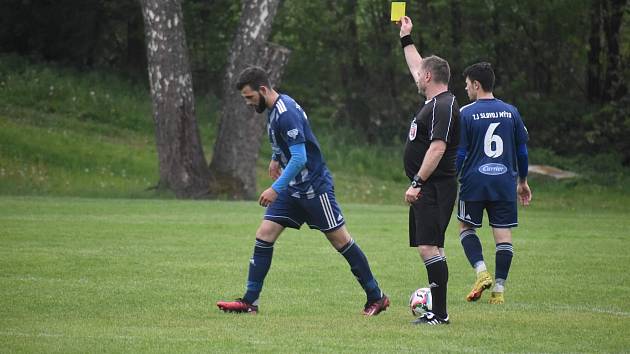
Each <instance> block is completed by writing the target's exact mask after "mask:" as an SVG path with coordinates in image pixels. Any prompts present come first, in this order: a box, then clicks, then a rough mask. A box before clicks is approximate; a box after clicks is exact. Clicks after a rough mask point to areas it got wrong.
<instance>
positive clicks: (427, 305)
mask: <svg viewBox="0 0 630 354" xmlns="http://www.w3.org/2000/svg"><path fill="white" fill-rule="evenodd" d="M432 305H433V303H432V301H431V289H429V288H420V289H418V290H416V291H414V292H413V293H411V297H410V298H409V308H410V309H411V313H412V314H413V315H414V316H421V315H422V314H424V313H425V312H427V311H431V309H432Z"/></svg>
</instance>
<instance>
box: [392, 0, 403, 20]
mask: <svg viewBox="0 0 630 354" xmlns="http://www.w3.org/2000/svg"><path fill="white" fill-rule="evenodd" d="M405 4H406V3H405V2H400V1H394V2H392V22H399V21H400V19H401V18H402V17H403V16H405Z"/></svg>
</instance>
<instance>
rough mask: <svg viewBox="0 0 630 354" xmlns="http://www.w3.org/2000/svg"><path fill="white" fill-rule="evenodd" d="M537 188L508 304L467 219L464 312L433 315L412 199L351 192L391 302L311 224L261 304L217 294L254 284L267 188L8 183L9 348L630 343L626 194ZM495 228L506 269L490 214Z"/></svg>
mask: <svg viewBox="0 0 630 354" xmlns="http://www.w3.org/2000/svg"><path fill="white" fill-rule="evenodd" d="M535 202H536V200H534V204H533V206H532V207H530V208H529V209H527V210H523V209H521V211H520V218H519V222H520V225H521V226H520V227H519V228H517V229H515V237H514V252H515V257H514V261H513V263H512V269H511V272H510V276H509V279H508V282H507V287H506V289H507V290H506V304H505V305H489V304H487V303H486V301H487V295H488V294H484V297H482V299H481V300H480V301H479V302H478V303H466V302H465V300H464V297H465V295H466V294H467V292H468V290H469V288H470V286H471V285H472V282H473V280H474V274H473V270H472V269H471V268H470V265H469V264H468V263H467V261H466V259H465V256H464V253H463V251H462V249H461V245H460V244H459V238H458V234H457V229H456V226H457V224H456V222H455V219H454V218H453V221H452V222H451V225H450V227H449V232H448V236H447V242H446V254H447V258H448V263H449V270H450V281H449V300H448V306H449V314H450V317H451V324H450V325H449V326H439V327H420V326H412V325H411V324H410V323H409V322H410V321H411V320H412V319H413V317H412V315H411V314H410V311H409V308H408V306H407V302H408V299H409V295H410V293H411V292H412V291H413V290H414V289H416V288H418V287H421V286H426V283H427V280H426V271H425V269H424V265H423V264H422V263H421V262H420V260H419V257H418V255H417V252H416V251H415V250H414V249H411V248H409V247H408V246H407V244H408V243H407V209H406V207H405V206H403V205H399V206H395V205H394V206H392V205H389V206H379V205H359V204H344V202H343V199H342V200H341V206H342V208H343V211H344V214H345V217H346V219H347V222H348V228H349V230H350V233H351V234H352V235H353V237H354V238H355V240H356V241H357V242H358V244H359V245H360V246H361V247H362V248H363V250H364V252H365V253H366V255H367V257H368V259H369V261H370V265H371V267H372V271H373V272H374V274H375V276H376V277H377V279H378V281H379V283H380V285H381V287H382V289H383V290H384V291H385V292H386V293H387V294H388V295H389V296H390V298H391V300H392V306H391V307H390V308H389V309H388V310H387V311H386V312H384V313H382V314H381V315H379V316H376V317H374V318H363V317H362V316H361V315H360V311H361V309H362V307H363V303H364V301H365V299H364V294H363V291H362V289H361V288H360V286H359V285H358V283H357V282H356V280H355V279H354V277H353V275H352V274H351V272H350V269H349V267H348V265H347V263H346V261H345V260H344V259H343V257H342V256H340V255H339V254H338V253H337V252H335V251H334V249H333V248H332V247H331V246H330V245H329V243H328V242H327V241H326V239H325V238H324V237H323V236H322V235H321V234H320V233H318V232H316V231H312V230H309V229H305V228H302V230H300V231H295V230H288V231H286V232H285V233H284V234H283V235H282V236H281V238H280V239H279V241H278V242H277V243H276V246H275V252H274V259H273V263H272V266H271V270H270V273H269V275H268V277H267V279H266V281H265V288H264V290H263V292H262V295H261V299H260V313H259V314H258V315H256V316H252V315H235V314H225V313H222V312H220V311H219V310H218V309H217V308H216V306H215V302H216V301H217V300H222V299H232V298H236V297H240V296H241V295H242V293H243V290H244V286H245V280H246V276H247V267H248V261H249V258H250V256H251V253H252V249H253V241H254V233H255V230H256V228H257V226H258V224H259V222H260V219H261V216H262V212H263V209H262V208H261V207H259V206H257V205H256V204H255V203H253V202H217V201H212V202H208V201H198V202H190V201H176V200H126V199H78V198H77V199H73V198H38V197H6V196H4V197H0V352H64V353H67V352H83V353H86V352H90V353H94V352H169V353H179V352H268V353H278V352H290V353H296V352H333V353H338V352H361V353H371V352H383V353H385V352H627V351H629V350H630V272H629V269H630V252H629V251H630V247H629V246H630V234H629V232H628V230H629V229H630V217H629V214H628V212H627V211H625V207H623V205H622V206H619V207H616V208H609V209H606V208H597V207H591V208H582V207H564V206H561V205H559V204H558V203H555V204H554V203H548V204H544V203H543V204H542V205H541V206H539V207H536V204H535ZM484 223H485V220H484ZM479 234H480V237H481V239H482V242H483V245H484V254H485V256H486V263H487V264H488V266H489V268H490V270H491V272H492V273H493V272H494V245H493V242H492V240H491V237H490V233H489V228H488V227H487V226H484V227H483V228H482V229H481V231H480V232H479Z"/></svg>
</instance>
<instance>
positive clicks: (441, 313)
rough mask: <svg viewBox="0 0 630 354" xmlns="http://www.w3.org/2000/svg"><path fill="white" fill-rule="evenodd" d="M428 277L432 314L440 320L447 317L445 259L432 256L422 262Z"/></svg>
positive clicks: (446, 270)
mask: <svg viewBox="0 0 630 354" xmlns="http://www.w3.org/2000/svg"><path fill="white" fill-rule="evenodd" d="M424 265H425V267H426V268H427V275H428V277H429V287H430V288H431V298H432V300H433V309H432V310H431V312H433V313H434V314H435V315H437V316H438V317H440V318H443V319H445V318H446V317H447V316H448V313H447V311H446V290H447V286H448V265H447V264H446V259H444V257H442V256H440V255H436V256H433V257H431V258H429V259H427V260H425V261H424Z"/></svg>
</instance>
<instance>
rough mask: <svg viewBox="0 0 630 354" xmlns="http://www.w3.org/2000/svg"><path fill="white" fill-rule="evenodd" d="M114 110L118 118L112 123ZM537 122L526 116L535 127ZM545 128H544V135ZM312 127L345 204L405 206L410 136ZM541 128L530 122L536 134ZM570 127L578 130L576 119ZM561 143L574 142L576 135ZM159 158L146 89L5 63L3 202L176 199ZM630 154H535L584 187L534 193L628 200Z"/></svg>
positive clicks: (261, 175)
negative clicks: (166, 188) (9, 198)
mask: <svg viewBox="0 0 630 354" xmlns="http://www.w3.org/2000/svg"><path fill="white" fill-rule="evenodd" d="M51 87H53V89H51ZM92 92H94V93H95V94H94V95H92V94H91V93H92ZM107 96H109V97H107ZM196 105H197V112H196V115H197V121H198V122H199V126H200V130H201V134H202V141H203V144H204V151H206V153H207V156H206V158H207V161H210V160H211V156H212V147H213V144H214V141H215V138H216V132H217V122H218V113H219V111H220V102H219V101H218V100H217V99H216V98H214V96H213V95H205V96H198V97H197V99H196ZM543 108H544V109H549V110H551V109H553V108H554V107H553V106H545V107H543ZM543 108H541V109H543ZM112 110H114V111H115V112H118V113H117V114H111V113H110V112H111V111H112ZM620 111H623V107H621V110H620ZM307 112H309V111H307ZM526 113H527V112H526ZM309 115H310V116H311V117H312V115H311V114H310V112H309ZM529 116H530V115H529V114H528V113H527V114H525V117H526V121H528V119H527V118H528V117H529ZM532 116H533V117H535V115H532ZM602 122H605V120H602ZM544 123H545V122H540V124H541V127H540V130H541V131H543V132H544V131H546V130H545V129H543V128H545V126H544ZM311 124H312V127H313V130H314V131H315V133H316V135H317V136H318V138H319V140H320V144H321V146H322V149H323V152H324V156H325V157H326V161H327V163H328V165H329V166H330V169H331V171H332V172H333V175H334V178H335V181H336V190H337V197H338V199H339V200H340V201H342V202H343V203H345V202H360V203H378V204H400V203H401V200H402V197H401V196H402V193H403V192H404V190H405V188H406V187H407V184H408V181H407V180H406V177H405V176H404V171H403V168H402V150H403V145H404V142H403V139H404V135H402V136H398V135H394V136H392V137H390V142H389V143H387V144H369V143H366V142H365V137H364V135H363V131H362V130H359V129H351V128H347V127H344V126H339V125H336V124H334V123H332V122H331V121H326V120H324V119H318V118H317V117H316V118H315V119H311ZM532 124H533V123H531V122H529V121H528V125H529V126H530V130H531V125H532ZM566 124H567V126H570V125H571V121H570V119H568V117H567V120H566ZM593 126H594V125H593ZM536 129H537V130H538V129H539V128H536ZM555 133H556V135H563V134H565V135H569V134H572V133H571V130H570V129H569V128H567V130H566V132H563V131H555ZM576 139H578V138H576ZM576 141H579V140H576ZM624 141H625V140H624V139H619V140H618V141H617V143H619V142H621V143H623V142H624ZM569 147H571V146H569ZM155 149H156V147H155V141H154V137H153V127H152V123H151V108H150V98H149V97H148V93H147V91H146V89H145V88H144V87H139V86H138V85H137V84H134V83H131V82H128V81H127V80H123V79H119V78H117V77H116V76H114V75H105V74H103V73H101V72H91V73H81V72H77V71H74V70H70V69H63V68H59V67H56V66H53V65H41V64H32V63H29V62H28V61H26V60H24V59H22V58H20V57H16V56H4V57H0V194H3V195H7V194H10V195H23V194H29V195H70V196H103V197H154V196H158V197H171V196H170V195H159V194H156V193H155V192H154V191H147V190H146V189H147V188H149V187H151V186H153V185H155V184H156V181H157V154H156V151H155ZM269 149H270V148H269V144H268V143H267V141H266V140H265V141H263V143H262V146H261V153H260V159H259V162H258V165H257V170H258V174H257V176H258V189H259V190H261V191H262V190H264V189H265V188H267V187H268V186H269V185H270V184H271V180H270V179H269V177H268V176H267V167H268V163H269V156H270V153H271V152H270V150H269ZM622 153H623V150H618V151H617V152H616V153H611V152H609V151H605V150H602V152H600V153H598V154H596V155H591V154H572V155H571V156H570V157H566V156H562V155H558V154H557V153H555V152H553V150H550V149H536V148H534V149H532V150H531V151H530V161H531V162H532V163H539V164H541V163H542V164H551V165H554V166H557V167H560V168H565V169H568V170H571V171H574V172H577V173H578V174H579V175H580V176H581V177H580V178H578V179H575V180H571V181H566V182H557V181H550V180H546V179H537V178H534V179H533V182H532V186H533V188H535V190H537V189H538V188H541V187H542V188H545V189H547V190H554V189H560V190H565V191H567V192H570V191H573V192H579V193H587V194H588V193H592V192H593V191H595V192H597V193H601V191H602V190H614V191H615V193H620V194H622V195H624V194H627V192H628V190H630V188H628V186H630V180H629V178H628V176H630V173H629V172H628V169H627V168H624V167H622V166H621V163H620V162H621V161H622V159H623V154H622Z"/></svg>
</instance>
